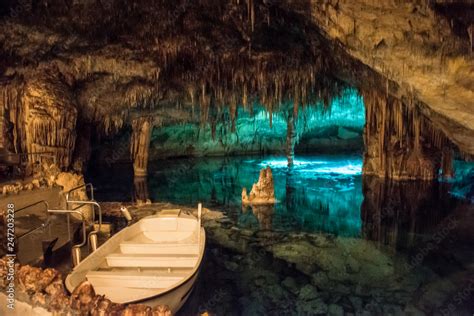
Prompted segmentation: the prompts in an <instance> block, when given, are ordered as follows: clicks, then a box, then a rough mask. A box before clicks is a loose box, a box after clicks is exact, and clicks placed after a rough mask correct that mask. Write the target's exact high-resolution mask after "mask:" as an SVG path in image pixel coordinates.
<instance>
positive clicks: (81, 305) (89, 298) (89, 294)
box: [70, 281, 95, 312]
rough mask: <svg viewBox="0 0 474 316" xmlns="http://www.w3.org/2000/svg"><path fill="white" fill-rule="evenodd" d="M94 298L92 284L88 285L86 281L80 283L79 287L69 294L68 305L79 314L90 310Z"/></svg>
mask: <svg viewBox="0 0 474 316" xmlns="http://www.w3.org/2000/svg"><path fill="white" fill-rule="evenodd" d="M94 296H95V291H94V288H93V287H92V284H90V283H89V282H88V281H84V282H82V283H81V284H80V285H78V286H77V287H76V288H75V289H74V291H73V292H72V294H71V298H70V304H71V308H72V309H75V310H78V311H81V312H86V311H89V310H91V309H92V307H93V305H92V302H93V299H94Z"/></svg>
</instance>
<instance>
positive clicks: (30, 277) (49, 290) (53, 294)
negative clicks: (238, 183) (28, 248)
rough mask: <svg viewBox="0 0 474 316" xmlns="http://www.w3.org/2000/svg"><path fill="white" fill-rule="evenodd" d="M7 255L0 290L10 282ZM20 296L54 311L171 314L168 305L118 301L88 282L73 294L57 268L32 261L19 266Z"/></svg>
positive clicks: (1, 268)
mask: <svg viewBox="0 0 474 316" xmlns="http://www.w3.org/2000/svg"><path fill="white" fill-rule="evenodd" d="M7 269H8V266H7V259H6V257H4V258H2V259H0V290H5V288H6V285H7V280H6V275H7ZM15 271H16V278H15V280H16V283H17V284H16V295H17V299H18V300H20V301H23V302H26V303H28V304H31V305H33V306H40V307H43V308H44V309H46V310H47V311H49V312H51V313H52V314H53V315H78V314H80V315H124V316H125V315H127V316H132V315H143V316H171V311H170V310H169V308H168V307H167V306H156V307H154V308H151V307H149V306H146V305H134V304H132V305H123V304H116V303H113V302H111V301H110V300H108V299H107V298H105V297H104V296H103V295H96V294H95V291H94V289H93V287H92V285H91V284H90V283H88V282H85V283H82V284H81V285H79V286H78V287H77V288H76V289H75V290H74V292H73V293H72V294H71V295H69V294H68V293H67V291H66V289H65V288H64V284H63V278H62V275H61V273H60V272H59V271H57V270H55V269H49V268H48V269H41V268H36V267H32V266H29V265H23V266H22V265H19V264H16V266H15Z"/></svg>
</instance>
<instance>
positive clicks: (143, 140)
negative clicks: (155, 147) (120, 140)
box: [130, 117, 153, 177]
mask: <svg viewBox="0 0 474 316" xmlns="http://www.w3.org/2000/svg"><path fill="white" fill-rule="evenodd" d="M152 130H153V121H152V118H149V117H141V118H137V119H135V120H134V121H133V122H132V139H131V145H130V150H131V158H132V161H133V172H134V174H135V176H136V177H146V175H147V170H148V153H149V148H150V139H151V132H152Z"/></svg>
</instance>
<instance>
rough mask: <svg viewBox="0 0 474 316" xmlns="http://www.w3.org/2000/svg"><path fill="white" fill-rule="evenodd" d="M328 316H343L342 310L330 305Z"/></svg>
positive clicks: (337, 306) (339, 307)
mask: <svg viewBox="0 0 474 316" xmlns="http://www.w3.org/2000/svg"><path fill="white" fill-rule="evenodd" d="M328 315H330V316H344V309H343V308H342V307H341V306H339V305H336V304H331V305H329V307H328Z"/></svg>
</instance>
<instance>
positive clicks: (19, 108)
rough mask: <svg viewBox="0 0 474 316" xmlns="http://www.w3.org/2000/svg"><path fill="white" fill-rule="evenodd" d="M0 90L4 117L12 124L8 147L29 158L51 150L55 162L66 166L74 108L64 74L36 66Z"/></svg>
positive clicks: (71, 148) (69, 157)
mask: <svg viewBox="0 0 474 316" xmlns="http://www.w3.org/2000/svg"><path fill="white" fill-rule="evenodd" d="M0 94H1V95H2V98H1V99H0V100H1V102H2V104H1V107H2V108H3V109H4V111H5V113H4V115H5V118H4V120H5V121H6V122H7V123H8V124H9V125H12V135H11V136H12V137H11V145H10V147H13V148H10V149H13V151H14V152H17V153H19V152H22V153H28V154H29V156H28V161H30V162H34V161H37V160H38V157H35V155H34V154H37V153H47V154H51V155H53V156H54V157H55V159H56V162H57V164H58V166H60V167H61V168H67V167H69V165H70V164H71V161H72V158H73V157H72V156H73V151H74V148H75V141H76V120H77V109H76V104H75V99H74V97H73V95H72V93H71V91H70V88H69V86H68V84H67V81H66V80H65V78H63V77H62V76H61V75H60V74H59V73H58V72H57V71H56V72H55V71H52V70H38V71H37V72H34V73H32V74H31V77H29V78H27V79H26V80H15V81H13V82H12V83H10V84H7V85H3V86H0ZM2 136H3V137H2V138H4V139H6V138H7V137H5V136H6V135H2ZM5 144H6V142H5Z"/></svg>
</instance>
